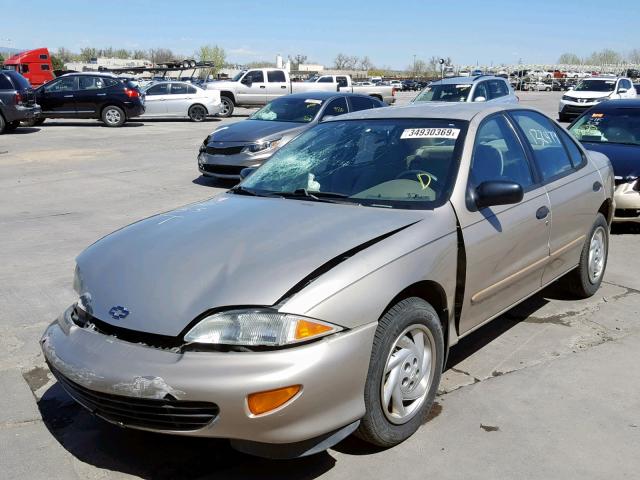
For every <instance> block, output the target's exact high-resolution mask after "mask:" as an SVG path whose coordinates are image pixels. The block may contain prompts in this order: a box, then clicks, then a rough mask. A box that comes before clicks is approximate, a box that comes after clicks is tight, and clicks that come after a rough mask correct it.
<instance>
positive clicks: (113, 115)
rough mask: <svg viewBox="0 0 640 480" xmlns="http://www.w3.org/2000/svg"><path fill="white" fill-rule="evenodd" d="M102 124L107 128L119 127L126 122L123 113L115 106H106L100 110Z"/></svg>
mask: <svg viewBox="0 0 640 480" xmlns="http://www.w3.org/2000/svg"><path fill="white" fill-rule="evenodd" d="M101 117H102V122H103V123H104V124H105V125H106V126H107V127H121V126H122V125H124V122H125V121H126V120H127V117H126V116H125V114H124V111H123V110H122V109H121V108H120V107H116V106H115V105H108V106H106V107H104V109H103V110H102V116H101Z"/></svg>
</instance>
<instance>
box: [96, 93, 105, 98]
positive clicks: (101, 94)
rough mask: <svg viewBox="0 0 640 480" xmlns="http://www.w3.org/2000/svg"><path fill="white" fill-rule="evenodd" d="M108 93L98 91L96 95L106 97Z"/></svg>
mask: <svg viewBox="0 0 640 480" xmlns="http://www.w3.org/2000/svg"><path fill="white" fill-rule="evenodd" d="M106 96H107V94H106V93H96V97H106Z"/></svg>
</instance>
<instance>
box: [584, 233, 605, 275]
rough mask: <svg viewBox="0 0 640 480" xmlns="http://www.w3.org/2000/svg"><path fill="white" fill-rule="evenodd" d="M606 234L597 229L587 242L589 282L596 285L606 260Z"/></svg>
mask: <svg viewBox="0 0 640 480" xmlns="http://www.w3.org/2000/svg"><path fill="white" fill-rule="evenodd" d="M606 242H607V240H606V232H605V231H604V228H602V227H598V228H597V229H596V230H595V231H594V232H593V235H592V236H591V241H590V242H589V266H588V271H589V280H590V281H591V283H596V282H597V281H598V280H599V279H600V276H601V275H602V272H603V270H604V262H605V258H606V246H607V244H606Z"/></svg>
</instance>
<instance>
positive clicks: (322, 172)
mask: <svg viewBox="0 0 640 480" xmlns="http://www.w3.org/2000/svg"><path fill="white" fill-rule="evenodd" d="M465 132H466V122H462V121H449V120H431V119H380V120H378V119H376V120H351V121H334V122H326V123H321V124H320V125H318V126H316V127H314V128H312V129H310V130H309V131H307V132H305V133H303V134H302V135H300V136H299V137H298V138H296V139H295V140H293V141H291V142H290V143H289V144H288V145H286V146H285V147H283V148H282V149H280V150H279V151H278V152H277V153H276V154H274V156H273V157H271V159H270V160H269V161H268V162H266V163H265V164H264V165H263V166H262V167H261V168H259V169H258V170H256V171H255V172H254V173H253V174H252V175H251V176H249V177H247V178H246V179H245V180H244V181H243V182H242V184H241V187H243V188H244V189H245V192H246V190H249V191H251V192H254V193H258V194H269V195H274V194H275V195H281V196H285V197H286V198H305V199H309V198H312V199H315V200H319V199H323V198H332V199H334V200H336V199H339V201H341V202H350V203H358V204H362V205H367V206H377V207H391V208H434V207H436V206H439V205H441V204H443V203H444V202H446V201H447V199H448V197H449V194H450V192H451V189H452V187H453V184H454V182H455V177H456V175H457V170H458V159H459V156H460V150H461V145H462V143H463V141H464V136H465ZM293 194H295V195H293Z"/></svg>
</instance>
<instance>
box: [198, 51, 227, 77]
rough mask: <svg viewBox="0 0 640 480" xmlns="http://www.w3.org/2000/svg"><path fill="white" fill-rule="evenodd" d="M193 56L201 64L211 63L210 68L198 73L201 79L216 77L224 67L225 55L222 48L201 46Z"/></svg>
mask: <svg viewBox="0 0 640 480" xmlns="http://www.w3.org/2000/svg"><path fill="white" fill-rule="evenodd" d="M195 56H196V58H197V59H198V60H200V61H201V62H211V63H212V64H213V66H212V67H208V68H203V69H201V71H200V76H201V77H202V78H208V77H209V76H210V75H216V74H217V73H218V72H219V71H220V70H221V69H222V67H223V66H224V63H225V60H226V58H227V54H226V52H225V51H224V48H222V47H219V46H217V45H202V46H201V47H200V48H199V49H198V50H197V51H196V52H195Z"/></svg>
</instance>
